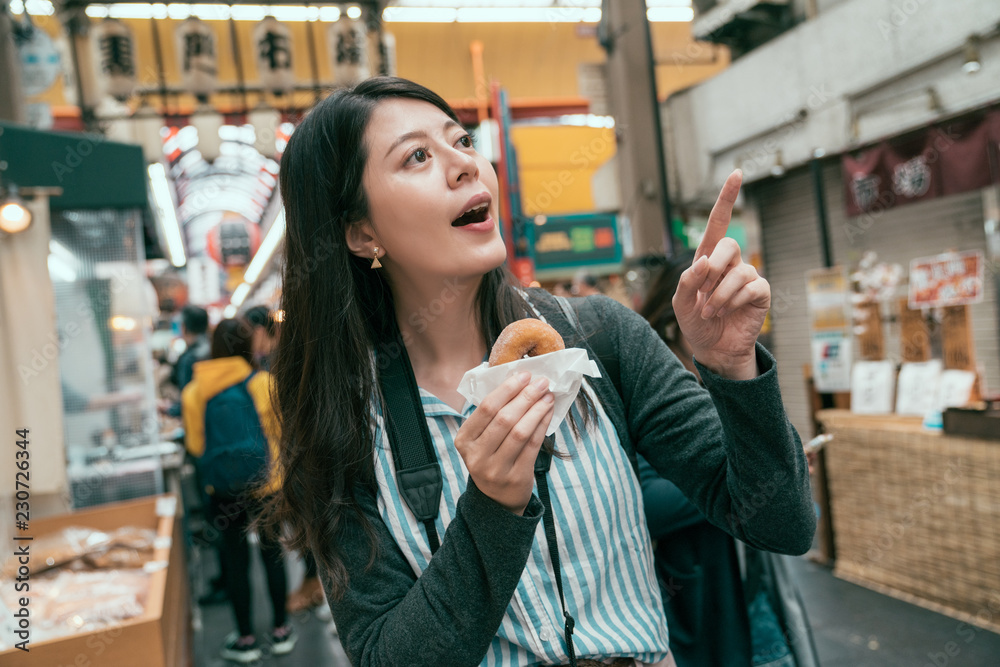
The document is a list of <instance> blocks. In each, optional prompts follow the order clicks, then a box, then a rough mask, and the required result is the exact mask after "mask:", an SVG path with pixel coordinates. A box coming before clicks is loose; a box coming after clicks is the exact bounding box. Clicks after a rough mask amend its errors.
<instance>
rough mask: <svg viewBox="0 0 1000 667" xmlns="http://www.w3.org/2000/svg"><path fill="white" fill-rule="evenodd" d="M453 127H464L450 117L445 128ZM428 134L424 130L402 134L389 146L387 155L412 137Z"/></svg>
mask: <svg viewBox="0 0 1000 667" xmlns="http://www.w3.org/2000/svg"><path fill="white" fill-rule="evenodd" d="M453 127H462V126H461V125H459V124H458V123H456V122H455V121H453V120H452V119H451V118H449V119H448V120H446V121H445V123H444V128H443V129H444V130H445V131H447V130H450V129H451V128H453ZM426 136H427V133H426V132H424V131H423V130H413V131H412V132H407V133H406V134H402V135H400V136H399V138H397V139H396V140H395V141H394V142H392V146H389V150H387V151H386V152H385V156H386V157H389V156H390V155H392V152H393V151H394V150H396V149H397V148H398V147H399V145H400V144H402V143H404V142H407V141H409V140H410V139H416V138H417V137H426Z"/></svg>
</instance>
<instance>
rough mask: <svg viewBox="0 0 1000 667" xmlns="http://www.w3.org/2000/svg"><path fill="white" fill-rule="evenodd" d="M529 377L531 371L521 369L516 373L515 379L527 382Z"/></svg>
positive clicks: (522, 382)
mask: <svg viewBox="0 0 1000 667" xmlns="http://www.w3.org/2000/svg"><path fill="white" fill-rule="evenodd" d="M530 379H531V373H529V372H528V371H521V372H520V373H518V374H517V381H518V382H520V383H521V384H528V380H530Z"/></svg>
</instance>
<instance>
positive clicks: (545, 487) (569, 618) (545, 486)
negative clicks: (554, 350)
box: [535, 435, 576, 667]
mask: <svg viewBox="0 0 1000 667" xmlns="http://www.w3.org/2000/svg"><path fill="white" fill-rule="evenodd" d="M545 444H546V445H547V446H545V447H542V449H540V450H539V451H538V457H537V458H536V459H535V483H536V484H537V485H538V499H539V500H541V501H542V505H543V506H544V507H545V512H544V514H542V523H543V524H544V525H545V541H546V542H548V544H549V558H551V559H552V573H553V574H555V575H556V588H558V589H559V602H560V604H562V612H563V618H564V619H565V620H566V624H565V626H564V628H563V636H564V637H565V638H566V651H567V654H568V655H569V664H570V667H576V651H575V650H574V647H573V628H574V627H575V626H576V619H574V618H573V615H572V614H570V613H569V611H567V610H566V597H565V596H564V595H563V582H562V568H561V567H560V565H559V543H558V540H557V536H556V519H555V516H553V514H552V501H551V500H550V498H549V481H548V472H549V468H550V467H551V466H552V453H551V451H550V450H552V449H554V448H555V440H554V438H553V437H552V436H551V435H547V436H545Z"/></svg>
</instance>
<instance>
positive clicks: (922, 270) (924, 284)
mask: <svg viewBox="0 0 1000 667" xmlns="http://www.w3.org/2000/svg"><path fill="white" fill-rule="evenodd" d="M982 299H983V253H982V251H981V250H970V251H967V252H956V253H946V254H943V255H936V256H934V257H920V258H918V259H914V260H912V261H911V262H910V291H909V303H910V308H926V307H936V306H960V305H964V304H970V303H977V302H979V301H982Z"/></svg>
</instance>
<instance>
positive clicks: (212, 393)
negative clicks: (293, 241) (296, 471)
mask: <svg viewBox="0 0 1000 667" xmlns="http://www.w3.org/2000/svg"><path fill="white" fill-rule="evenodd" d="M252 360H253V327H252V326H251V325H250V323H249V322H247V321H246V320H243V319H228V320H223V321H222V322H219V324H218V326H216V328H215V331H214V332H213V334H212V348H211V358H210V359H208V360H205V361H199V362H198V363H196V364H195V365H194V375H193V379H192V380H191V382H190V383H189V384H188V386H187V387H185V388H184V392H183V393H182V394H181V404H182V407H183V417H184V435H185V440H186V446H187V450H188V451H189V452H190V453H191V455H192V456H195V457H197V458H198V459H199V466H198V471H199V473H200V477H201V479H202V481H203V482H204V483H205V484H206V491H207V493H208V496H209V516H210V517H212V526H213V527H214V528H216V529H217V530H219V531H220V532H221V533H222V548H221V549H220V550H219V557H220V559H221V561H222V565H223V567H222V571H223V573H224V577H225V586H226V593H227V595H228V597H229V602H230V604H231V605H232V609H233V616H234V617H235V619H236V627H237V632H236V633H233V634H232V635H230V636H229V637H228V638H227V639H226V642H225V645H224V646H223V649H222V656H223V657H224V658H226V659H227V660H233V661H235V662H242V663H247V662H254V661H255V660H259V659H260V658H261V656H262V655H263V653H262V651H261V648H260V646H259V644H258V642H257V639H256V637H255V636H254V627H253V621H252V618H251V615H250V611H251V609H252V600H251V588H250V546H249V544H248V542H247V529H248V527H249V526H250V523H251V521H252V520H253V518H254V517H255V516H256V515H257V514H258V513H259V512H260V508H261V506H262V505H263V504H264V503H266V502H268V501H269V497H270V496H271V495H273V494H274V492H275V491H276V490H277V488H278V485H279V478H278V475H277V468H276V467H275V466H274V465H271V462H274V461H277V459H278V450H277V448H278V442H279V440H280V437H281V436H280V433H279V428H278V423H277V420H276V416H275V414H274V410H273V408H272V405H271V397H270V382H271V378H270V376H269V375H268V373H267V372H266V371H254V369H253V367H252V366H251V365H250V362H251V361H252ZM255 486H260V493H259V494H252V493H248V491H249V490H250V489H253V488H254V487H255ZM259 538H260V540H259V542H260V555H261V560H262V561H263V562H264V570H265V572H266V573H267V585H268V593H269V595H270V598H271V609H272V611H273V614H274V615H273V621H274V625H273V630H272V631H271V636H270V644H271V645H270V650H271V652H272V653H274V654H276V655H282V654H285V653H288V652H290V651H291V650H292V648H293V647H294V646H295V642H296V635H295V633H294V631H293V630H292V626H291V625H289V624H288V623H287V619H286V614H285V602H286V600H285V598H286V596H287V594H288V582H287V580H286V578H285V557H284V553H283V551H282V548H281V544H280V543H278V542H277V541H276V540H275V539H273V537H272V536H271V535H270V534H269V533H268V532H267V531H262V532H261V533H260V535H259Z"/></svg>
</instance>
